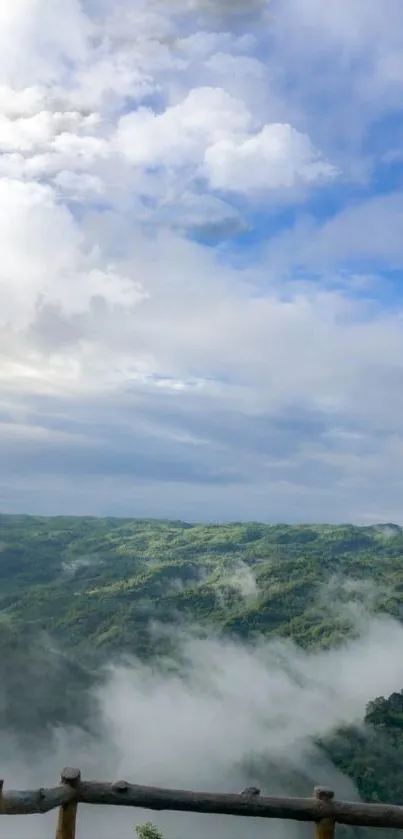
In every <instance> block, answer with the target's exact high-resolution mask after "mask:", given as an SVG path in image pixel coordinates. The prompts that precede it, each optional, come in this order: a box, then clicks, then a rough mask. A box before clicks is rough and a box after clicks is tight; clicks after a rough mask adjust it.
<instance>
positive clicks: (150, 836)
mask: <svg viewBox="0 0 403 839" xmlns="http://www.w3.org/2000/svg"><path fill="white" fill-rule="evenodd" d="M135 830H136V833H137V836H138V837H139V839H163V835H162V833H161V831H160V830H158V827H156V826H155V824H153V823H152V822H145V823H144V824H137V825H136V828H135Z"/></svg>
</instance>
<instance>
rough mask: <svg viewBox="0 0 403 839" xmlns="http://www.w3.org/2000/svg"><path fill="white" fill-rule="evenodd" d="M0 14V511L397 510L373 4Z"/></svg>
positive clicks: (383, 144)
mask: <svg viewBox="0 0 403 839" xmlns="http://www.w3.org/2000/svg"><path fill="white" fill-rule="evenodd" d="M7 5H8V6H9V8H4V9H3V10H1V11H0V78H1V80H2V84H1V85H0V151H1V155H0V252H1V272H0V322H1V331H0V351H1V361H0V379H1V382H0V384H1V389H0V392H1V396H0V509H2V510H3V511H9V512H31V513H40V514H60V513H77V514H96V515H103V514H108V515H124V516H127V515H133V516H136V515H138V516H144V515H150V516H164V517H174V518H183V519H188V520H203V521H206V520H208V521H209V520H211V521H225V520H235V519H262V520H267V521H278V520H281V521H289V522H293V521H346V520H348V521H354V522H357V523H360V524H368V523H372V522H379V521H396V522H398V523H403V513H402V509H403V504H402V502H403V477H402V476H403V317H402V316H403V307H402V282H401V275H402V268H403V188H402V186H403V110H402V102H403V57H402V56H403V6H402V4H401V2H400V0H386V3H385V4H384V5H382V6H381V4H379V3H378V2H377V0H339V2H338V3H337V4H324V3H323V2H322V0H282V2H280V0H271V2H265V0H255V2H253V3H251V2H249V3H247V4H246V3H243V2H242V0H237V2H235V0H232V2H229V0H226V2H221V3H217V2H212V0H165V2H159V0H148V2H145V0H138V2H133V0H130V2H129V0H121V1H120V2H119V0H118V1H117V2H114V3H112V2H110V1H109V0H91V2H85V0H82V2H81V3H80V2H79V1H78V0H63V2H62V0H53V2H52V4H49V3H48V2H46V0H35V2H34V3H32V1H31V0H18V2H16V3H14V4H12V6H11V5H10V4H7Z"/></svg>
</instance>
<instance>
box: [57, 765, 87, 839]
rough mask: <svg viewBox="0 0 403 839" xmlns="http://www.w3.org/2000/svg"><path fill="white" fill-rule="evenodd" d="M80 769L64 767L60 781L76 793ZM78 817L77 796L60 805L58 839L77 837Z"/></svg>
mask: <svg viewBox="0 0 403 839" xmlns="http://www.w3.org/2000/svg"><path fill="white" fill-rule="evenodd" d="M80 778H81V773H80V770H79V769H70V768H66V769H63V772H62V774H61V778H60V781H61V783H62V784H65V785H66V786H67V787H70V789H71V790H72V791H73V792H74V793H75V792H76V790H77V786H78V784H79V783H80ZM76 819H77V797H76V795H74V798H73V799H72V800H71V801H68V802H67V804H62V806H61V807H59V818H58V820H57V827H56V839H75V836H76Z"/></svg>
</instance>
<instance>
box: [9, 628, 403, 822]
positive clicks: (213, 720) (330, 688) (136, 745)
mask: <svg viewBox="0 0 403 839" xmlns="http://www.w3.org/2000/svg"><path fill="white" fill-rule="evenodd" d="M172 632H173V634H174V636H175V637H174V640H175V643H176V645H177V650H178V656H177V658H175V661H174V660H170V659H164V660H161V661H160V662H158V663H156V662H155V661H154V662H152V663H149V664H147V665H146V664H142V663H140V662H139V661H137V660H136V659H131V658H126V659H125V660H120V661H119V662H114V661H112V662H110V663H109V664H108V665H107V667H106V668H105V671H104V674H103V675H104V678H103V680H102V681H101V684H100V685H98V686H97V687H95V688H92V689H91V690H90V696H89V697H88V696H87V697H86V701H88V698H89V699H90V701H91V702H92V703H93V708H94V719H95V720H96V731H95V733H89V732H88V731H85V730H84V729H83V728H82V727H81V726H80V720H79V719H77V726H76V727H74V726H72V727H69V728H63V727H60V726H57V727H54V728H53V730H52V733H51V735H47V736H46V739H45V741H44V742H43V743H42V746H39V745H38V746H37V747H35V748H33V747H29V748H28V747H27V746H26V745H25V746H23V745H22V743H21V742H19V739H18V736H17V735H15V734H11V733H10V732H8V733H4V732H3V734H2V737H1V755H2V777H4V788H5V790H7V789H10V788H20V789H22V788H24V787H32V788H37V787H39V786H47V785H54V784H55V783H57V781H58V778H59V774H60V770H61V769H62V767H63V766H65V765H73V766H78V767H79V768H80V769H81V772H82V776H83V777H85V778H87V779H92V780H106V781H108V780H110V781H113V780H118V779H125V780H128V781H130V782H133V783H139V784H152V785H157V786H158V785H161V786H171V787H182V788H188V789H195V790H197V789H199V790H207V791H221V792H239V791H240V790H241V789H242V788H243V787H244V786H246V785H250V784H257V785H258V786H259V787H260V788H261V790H262V794H268V795H270V794H285V795H287V794H288V795H310V794H311V793H312V789H313V786H314V785H315V784H317V783H322V784H328V785H330V786H331V787H332V788H333V789H334V790H335V794H336V796H337V797H339V798H349V799H352V798H357V792H356V790H355V789H354V786H353V784H352V783H351V781H350V780H349V779H348V778H346V777H345V776H343V775H342V774H341V773H340V772H338V770H337V769H336V768H335V767H334V766H333V765H332V764H330V763H329V762H328V761H327V760H326V759H325V758H324V756H323V754H322V753H321V751H320V750H319V748H318V747H317V746H315V740H316V739H317V738H318V737H320V736H323V735H325V734H327V733H330V732H331V731H332V730H333V729H335V728H337V727H338V726H340V725H344V724H350V723H357V724H359V723H360V721H361V720H362V717H363V713H364V710H365V705H366V703H367V702H368V701H369V700H370V699H372V698H374V697H375V696H378V695H388V694H390V693H391V692H392V691H394V690H400V689H401V687H402V686H403V656H402V655H401V650H402V648H403V627H402V626H401V625H400V624H399V623H397V622H395V621H393V620H392V619H389V618H386V617H378V618H372V619H368V620H367V621H365V622H363V621H362V623H361V633H360V636H359V637H358V638H355V639H354V640H350V641H348V642H346V643H345V644H343V645H342V646H340V647H338V648H336V649H334V650H330V651H319V652H306V651H302V650H301V649H299V648H298V647H296V646H295V645H294V644H293V643H291V642H287V641H284V640H275V641H267V640H261V641H260V642H258V643H256V644H254V646H253V647H251V646H247V645H244V644H241V643H236V642H234V641H223V640H221V639H218V638H216V637H207V638H206V637H204V638H200V637H197V633H196V632H195V631H194V629H193V630H192V631H189V632H185V631H184V630H183V629H180V630H177V629H175V630H172ZM27 702H29V696H27ZM44 731H45V730H44ZM39 733H40V732H39ZM291 779H292V780H291ZM146 820H151V821H153V822H154V823H155V824H156V825H157V826H158V827H159V828H160V829H161V830H162V831H163V833H164V836H165V837H166V839H202V837H205V835H206V833H208V835H209V836H210V837H213V839H214V837H219V839H230V837H234V838H235V839H242V837H244V836H245V835H246V834H247V835H248V836H251V837H256V839H259V837H263V836H265V837H266V836H267V833H268V830H270V834H271V835H272V836H275V837H279V838H280V839H281V837H283V836H285V835H286V834H287V836H295V837H297V836H299V837H301V836H305V835H306V836H309V835H311V833H312V826H310V825H307V826H301V825H299V824H298V823H291V822H288V823H286V824H285V823H282V822H272V823H270V825H268V824H267V823H266V820H258V819H247V820H245V819H241V818H236V817H228V816H226V817H215V816H208V815H196V814H195V815H193V814H182V813H153V812H148V811H140V810H134V809H132V808H127V809H126V808H112V807H105V808H97V807H89V806H83V805H80V806H79V810H78V826H77V835H78V839H80V837H83V839H84V837H85V839H92V837H95V836H96V837H99V839H110V837H112V836H113V837H116V839H127V838H128V837H132V836H134V835H135V834H134V827H135V825H136V824H140V823H142V822H144V821H146ZM55 821H56V814H55V813H54V812H53V813H50V814H48V815H46V816H24V817H15V816H8V817H7V816H4V817H3V818H2V835H3V836H4V837H5V839H20V837H27V839H36V837H38V839H39V837H48V836H49V837H51V836H53V835H54V829H55Z"/></svg>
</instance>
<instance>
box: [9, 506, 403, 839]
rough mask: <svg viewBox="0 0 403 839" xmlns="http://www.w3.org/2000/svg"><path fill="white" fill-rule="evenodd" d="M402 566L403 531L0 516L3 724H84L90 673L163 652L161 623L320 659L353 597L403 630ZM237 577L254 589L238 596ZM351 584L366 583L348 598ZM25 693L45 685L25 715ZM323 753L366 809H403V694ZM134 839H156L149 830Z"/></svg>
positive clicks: (341, 627) (347, 616)
mask: <svg viewBox="0 0 403 839" xmlns="http://www.w3.org/2000/svg"><path fill="white" fill-rule="evenodd" d="M402 558H403V531H402V530H401V529H400V528H398V527H394V526H388V527H386V528H381V527H380V528H378V527H364V528H359V527H353V526H350V525H345V526H339V527H337V526H309V527H308V526H305V525H301V526H294V527H291V526H287V525H264V524H258V523H250V524H229V525H222V526H221V525H220V526H212V525H211V526H210V525H190V524H185V523H181V522H165V521H151V520H130V519H113V518H105V519H96V518H88V517H83V518H73V517H57V518H52V519H50V518H39V517H31V516H0V684H1V685H2V690H3V692H4V693H5V696H4V701H3V706H4V707H3V706H2V708H3V710H2V711H1V714H0V723H2V724H3V725H5V726H7V727H12V728H13V727H14V728H18V730H24V731H26V732H29V731H32V730H33V729H39V730H41V721H42V720H43V721H45V720H46V722H47V724H50V725H54V724H58V723H62V724H66V722H67V723H69V722H74V721H76V720H77V719H79V720H80V723H81V724H82V723H83V722H86V720H87V719H88V720H89V719H90V717H91V714H90V712H89V710H88V709H86V707H85V705H83V704H82V697H83V696H84V695H86V688H87V687H88V686H89V685H90V684H93V681H94V676H93V675H92V673H91V668H93V669H94V670H96V668H97V665H98V664H99V663H100V662H102V661H103V660H105V659H107V658H108V657H109V656H110V654H111V652H115V653H116V652H118V653H121V652H124V651H125V650H128V651H130V652H132V653H136V654H137V655H138V656H140V657H141V658H143V659H148V658H150V657H151V656H156V655H159V654H166V653H169V652H170V649H169V644H170V640H169V634H167V636H166V637H164V634H163V633H162V634H161V637H160V638H158V639H157V638H156V635H155V631H154V629H155V624H156V623H160V624H162V625H164V624H167V625H171V624H177V623H178V618H179V619H180V621H182V622H183V623H186V622H188V623H190V624H191V623H197V624H198V625H199V627H206V628H207V627H212V628H214V629H216V630H217V631H219V632H220V633H222V634H223V635H226V636H236V637H241V638H243V639H253V638H254V637H255V636H256V635H264V636H266V637H272V636H283V637H286V638H291V639H293V640H294V641H295V642H297V643H298V644H299V645H301V646H303V647H322V648H323V647H332V646H334V645H335V644H337V643H339V642H340V641H342V640H343V639H345V637H346V636H347V635H349V634H352V633H354V632H355V625H354V620H353V619H352V615H351V611H350V609H349V608H348V607H349V601H351V599H352V597H353V598H354V599H355V600H357V599H360V598H361V600H362V606H363V608H366V609H368V610H370V611H372V612H375V613H376V612H387V613H389V614H391V615H393V616H394V617H396V618H397V619H398V620H402V617H403V578H402ZM240 569H241V570H242V573H244V572H245V569H246V571H247V573H248V574H249V575H250V578H251V580H252V582H253V581H255V583H256V587H255V590H254V588H253V585H252V586H249V587H248V586H246V588H243V586H242V573H241V572H240ZM346 579H347V580H350V581H351V580H353V581H354V580H359V581H360V582H359V583H358V584H357V585H355V584H354V585H353V586H352V587H350V590H349V587H348V586H347V587H346V586H343V585H342V584H340V581H343V580H346ZM329 586H330V587H329ZM335 603H337V604H338V606H337V608H334V604H335ZM49 639H52V641H51V642H50V641H49ZM58 642H59V643H60V647H61V649H63V651H64V653H63V655H62V654H61V653H60V651H58V650H57V649H55V645H56V647H57V644H58ZM38 673H39V674H40V676H41V678H40V679H39V680H38V679H37V678H36V680H35V679H33V678H31V676H32V675H33V674H36V676H37V675H38ZM27 684H30V685H31V684H36V685H39V684H41V685H42V689H41V693H40V696H37V697H30V699H31V700H32V701H31V703H30V708H29V709H28V710H27V703H26V701H25V694H26V690H25V688H24V686H25V685H27ZM66 685H70V686H71V688H72V689H71V690H70V688H69V689H68V690H66ZM77 685H78V686H79V687H82V688H83V690H79V691H77V690H75V688H76V687H77ZM4 686H5V687H4ZM4 709H5V710H4ZM42 730H43V725H42ZM320 746H321V748H322V749H323V751H324V752H325V754H326V755H327V756H328V757H329V758H330V759H331V761H332V762H333V763H334V764H335V765H336V766H337V767H339V768H340V769H341V770H342V771H343V772H345V773H346V774H348V775H349V776H350V777H351V778H352V779H353V780H354V782H355V783H356V785H357V787H358V789H359V791H360V793H361V795H362V797H363V798H365V799H367V800H372V801H388V802H394V803H400V804H403V772H402V770H401V767H402V766H403V693H400V694H392V696H391V697H389V698H383V697H380V698H377V699H374V700H373V701H372V702H371V703H370V704H369V705H368V708H367V711H366V717H365V722H364V724H363V726H362V727H361V728H359V729H357V728H353V727H349V728H345V729H343V730H341V731H338V732H334V733H333V734H332V736H331V737H328V738H325V739H324V740H323V741H322V742H321V743H320ZM136 831H137V834H138V837H139V839H161V834H160V833H159V831H158V830H157V828H156V827H154V825H152V824H151V823H150V822H147V823H146V824H145V825H139V826H137V827H136ZM339 833H340V831H339ZM346 835H348V836H350V833H348V831H347V834H346ZM388 839H390V837H388Z"/></svg>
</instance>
